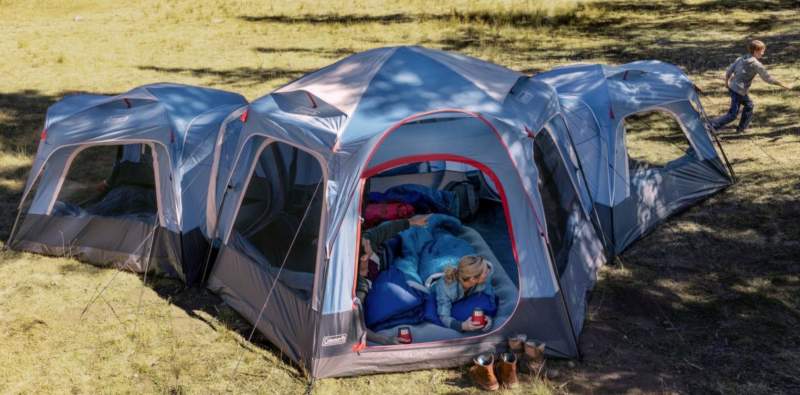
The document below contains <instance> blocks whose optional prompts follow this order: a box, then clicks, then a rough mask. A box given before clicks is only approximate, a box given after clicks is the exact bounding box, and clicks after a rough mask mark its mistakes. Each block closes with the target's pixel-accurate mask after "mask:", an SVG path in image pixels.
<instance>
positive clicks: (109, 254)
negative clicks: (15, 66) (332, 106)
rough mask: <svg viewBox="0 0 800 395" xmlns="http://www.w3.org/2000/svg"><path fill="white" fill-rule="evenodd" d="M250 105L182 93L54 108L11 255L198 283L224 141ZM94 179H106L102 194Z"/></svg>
mask: <svg viewBox="0 0 800 395" xmlns="http://www.w3.org/2000/svg"><path fill="white" fill-rule="evenodd" d="M245 104H247V102H246V100H245V99H244V98H243V97H242V96H241V95H238V94H235V93H228V92H224V91H220V90H214V89H208V88H199V87H191V86H186V85H175V84H153V85H146V86H143V87H139V88H136V89H133V90H131V91H129V92H126V93H123V94H120V95H117V96H103V95H90V94H80V95H73V96H68V97H66V98H64V99H62V100H61V101H59V102H57V103H56V104H54V105H53V106H51V107H50V108H49V109H48V111H47V117H46V119H45V125H44V129H43V131H42V136H41V141H40V142H39V148H38V150H37V152H36V158H35V160H34V163H33V167H32V169H31V172H30V175H29V177H28V180H27V183H26V185H25V189H24V191H23V195H22V199H21V203H20V207H19V216H18V221H17V223H16V224H15V229H14V230H13V231H12V234H11V237H10V242H9V246H10V247H11V248H14V249H18V250H26V251H32V252H38V253H42V254H47V255H65V256H74V257H77V258H79V259H81V260H85V261H89V262H93V263H97V264H104V265H114V266H116V267H119V268H125V269H128V270H132V271H136V272H142V271H145V270H147V269H152V270H163V271H166V272H169V273H171V274H173V275H176V276H178V277H180V278H181V279H182V280H184V281H186V282H187V283H192V282H195V281H197V280H198V279H199V278H200V276H201V273H199V272H200V271H201V270H202V263H203V262H204V260H205V257H206V252H207V246H208V242H207V240H208V238H209V235H208V230H207V221H206V219H207V216H206V215H205V214H206V212H207V210H206V203H207V202H206V196H207V192H208V185H209V180H210V179H211V178H212V177H213V176H212V174H211V173H212V171H213V170H214V169H212V167H213V156H212V153H213V152H214V146H215V141H216V137H217V133H218V132H219V130H220V129H221V128H222V126H223V124H224V123H225V122H226V121H227V120H228V118H229V116H230V114H231V112H232V111H233V110H234V109H236V108H237V107H241V106H243V105H245ZM81 158H84V159H86V160H85V161H82V162H81V160H80V159H81ZM78 162H81V164H82V166H81V165H79V164H78ZM87 173H96V174H97V175H98V176H100V178H97V179H95V180H93V181H95V182H94V184H96V185H92V184H87V182H86V180H87V177H86V176H87V175H91V174H87ZM75 180H78V181H75ZM97 181H101V182H97ZM95 192H97V193H95ZM213 211H214V212H216V210H213ZM212 217H213V215H212Z"/></svg>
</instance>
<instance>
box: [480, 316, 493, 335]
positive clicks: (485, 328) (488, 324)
mask: <svg viewBox="0 0 800 395" xmlns="http://www.w3.org/2000/svg"><path fill="white" fill-rule="evenodd" d="M485 318H486V325H484V326H483V328H481V330H482V331H484V332H488V331H489V329H492V317H489V316H488V315H487V316H485Z"/></svg>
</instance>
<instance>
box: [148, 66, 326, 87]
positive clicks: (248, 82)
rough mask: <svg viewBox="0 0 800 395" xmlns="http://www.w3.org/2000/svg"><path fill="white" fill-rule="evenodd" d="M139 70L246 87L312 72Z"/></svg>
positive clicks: (202, 68)
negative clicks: (181, 75) (187, 76)
mask: <svg viewBox="0 0 800 395" xmlns="http://www.w3.org/2000/svg"><path fill="white" fill-rule="evenodd" d="M138 69H139V70H147V71H156V72H159V73H168V74H183V75H189V76H192V77H197V78H203V79H205V80H208V82H209V83H211V84H218V85H228V86H237V87H246V86H253V85H260V84H269V83H271V82H273V81H275V80H282V79H295V78H298V77H300V76H302V75H304V74H307V73H309V72H311V71H312V70H297V69H285V68H280V67H273V68H258V67H237V68H233V69H226V70H217V69H211V68H208V67H198V68H188V67H159V66H139V67H138Z"/></svg>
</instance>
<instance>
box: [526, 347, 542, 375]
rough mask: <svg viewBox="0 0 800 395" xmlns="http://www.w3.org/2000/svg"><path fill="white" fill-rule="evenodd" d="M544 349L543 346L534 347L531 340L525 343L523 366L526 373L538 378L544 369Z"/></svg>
mask: <svg viewBox="0 0 800 395" xmlns="http://www.w3.org/2000/svg"><path fill="white" fill-rule="evenodd" d="M544 348H545V344H544V343H542V344H540V345H538V346H537V345H536V342H535V341H533V340H528V341H526V342H525V365H526V367H527V369H528V373H531V374H533V375H535V376H537V377H538V376H539V375H540V374H541V373H542V370H543V369H544V362H545V359H544Z"/></svg>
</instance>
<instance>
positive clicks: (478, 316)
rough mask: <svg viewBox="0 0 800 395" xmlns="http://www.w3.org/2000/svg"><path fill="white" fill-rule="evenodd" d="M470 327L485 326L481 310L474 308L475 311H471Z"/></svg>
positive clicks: (484, 316)
mask: <svg viewBox="0 0 800 395" xmlns="http://www.w3.org/2000/svg"><path fill="white" fill-rule="evenodd" d="M472 325H476V326H484V325H486V315H484V314H483V309H482V308H480V307H476V308H475V310H472Z"/></svg>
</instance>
